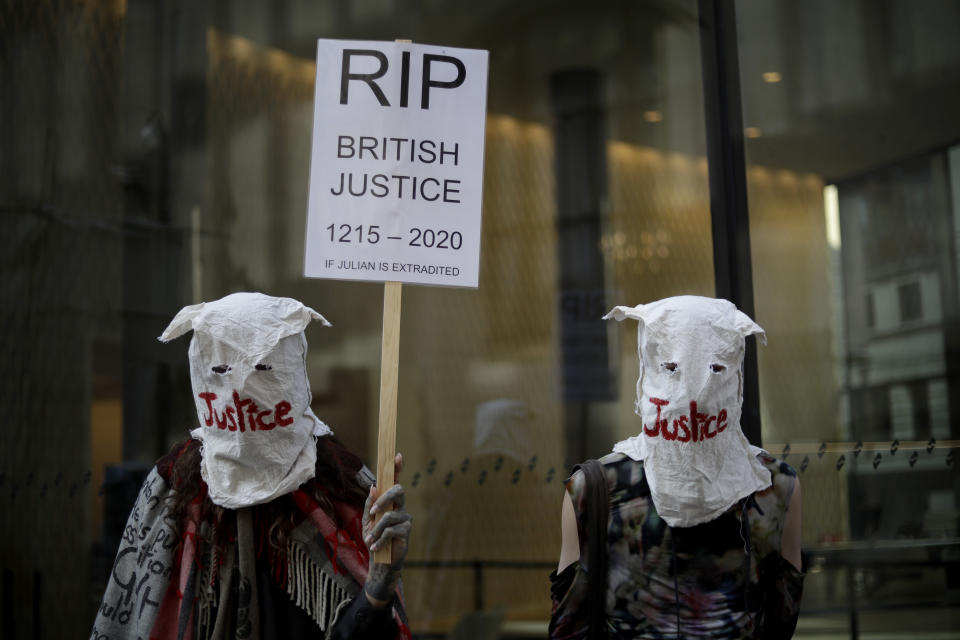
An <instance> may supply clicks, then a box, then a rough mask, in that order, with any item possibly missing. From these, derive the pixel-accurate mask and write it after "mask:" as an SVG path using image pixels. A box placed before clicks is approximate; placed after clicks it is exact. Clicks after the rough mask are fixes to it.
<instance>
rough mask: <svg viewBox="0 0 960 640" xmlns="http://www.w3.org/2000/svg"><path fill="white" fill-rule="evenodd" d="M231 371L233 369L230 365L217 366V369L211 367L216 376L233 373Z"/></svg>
mask: <svg viewBox="0 0 960 640" xmlns="http://www.w3.org/2000/svg"><path fill="white" fill-rule="evenodd" d="M231 369H232V367H230V366H229V365H225V364H218V365H217V366H215V367H210V371H213V372H214V373H215V374H217V375H220V376H222V375H224V374H227V373H229V372H230V371H231Z"/></svg>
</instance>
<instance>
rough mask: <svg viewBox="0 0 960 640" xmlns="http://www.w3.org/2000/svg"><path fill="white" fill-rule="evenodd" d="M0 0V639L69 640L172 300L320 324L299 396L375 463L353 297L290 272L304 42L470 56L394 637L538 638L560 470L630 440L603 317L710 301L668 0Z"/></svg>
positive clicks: (682, 72)
mask: <svg viewBox="0 0 960 640" xmlns="http://www.w3.org/2000/svg"><path fill="white" fill-rule="evenodd" d="M7 5H8V7H9V11H8V9H6V8H5V9H4V11H8V13H5V17H4V18H3V20H2V21H0V33H2V35H3V37H2V38H0V42H2V44H0V68H2V70H3V74H2V76H0V77H2V78H3V79H4V80H3V82H4V87H5V90H4V91H3V92H2V97H0V121H2V123H3V124H2V126H3V127H4V130H3V137H4V141H5V145H7V146H8V148H9V149H10V150H11V152H10V153H4V154H2V156H0V163H2V167H3V175H4V177H3V179H2V180H0V189H2V191H0V198H2V206H3V207H4V212H5V216H4V218H5V228H6V231H5V233H4V234H3V236H4V238H5V241H4V243H3V246H4V248H5V251H6V254H5V255H6V256H7V260H6V261H5V263H4V264H5V266H6V268H5V273H4V287H3V291H4V294H3V296H4V297H3V303H4V304H3V305H0V306H2V308H3V312H2V313H3V314H4V315H3V317H4V319H5V321H4V327H5V331H4V335H3V337H2V338H0V340H2V344H3V348H4V351H3V355H4V361H5V362H6V363H7V365H8V366H7V367H6V368H5V371H6V372H7V374H6V377H4V378H3V382H4V387H5V388H6V389H7V392H8V393H9V396H8V395H7V393H5V398H7V397H8V398H9V402H10V407H11V414H10V416H9V418H10V424H11V425H14V426H12V428H9V429H5V430H3V431H2V434H3V435H2V436H0V459H2V461H3V465H2V467H0V474H2V475H0V508H2V510H3V512H4V513H5V514H17V515H16V517H14V518H3V519H2V522H0V531H2V534H3V539H4V540H5V541H7V543H6V544H5V545H4V551H3V552H2V558H3V583H2V591H0V597H2V600H3V606H2V609H0V611H2V615H3V616H4V617H3V619H2V620H3V622H2V624H3V627H2V628H3V633H2V635H3V636H4V637H5V638H6V637H9V638H63V637H83V636H84V634H87V633H89V629H90V624H91V621H92V620H93V616H94V613H95V610H96V607H97V605H98V603H99V601H100V595H101V593H102V592H103V586H104V584H105V583H106V581H107V579H108V577H109V574H110V569H111V566H112V562H113V558H114V556H115V554H116V551H117V548H118V546H119V544H120V540H121V536H122V535H123V526H124V522H125V520H126V516H127V513H128V512H129V508H130V505H131V503H132V500H133V497H134V496H135V495H136V493H137V491H138V488H139V485H140V483H141V481H142V479H143V477H144V475H145V474H146V473H147V471H148V470H149V469H150V467H151V465H152V464H153V462H154V461H155V460H156V459H157V458H158V457H159V456H161V455H162V454H164V453H165V452H166V451H167V450H168V449H169V448H170V447H171V446H172V445H173V444H174V443H175V442H177V441H179V440H182V439H183V438H185V437H187V434H188V429H189V428H191V427H192V426H194V425H195V422H196V416H195V414H194V411H193V405H192V402H191V391H190V378H189V374H188V370H187V340H186V339H180V340H179V341H176V342H173V343H171V344H168V345H162V344H159V343H158V342H157V340H156V336H158V335H159V334H160V332H161V331H162V330H163V328H164V327H165V326H166V324H167V323H168V322H169V320H170V319H171V318H172V317H173V315H174V314H175V313H176V312H177V311H178V310H179V309H180V308H181V307H182V306H184V305H186V304H191V303H195V302H199V301H202V300H212V299H216V298H219V297H221V296H223V295H225V294H227V293H230V292H233V291H240V290H251V291H262V292H265V293H269V294H273V295H282V296H291V297H294V298H297V299H299V300H301V301H303V302H304V303H306V304H308V305H311V306H313V307H315V308H316V309H318V310H319V311H320V312H322V313H323V314H324V315H325V316H326V317H327V318H328V319H330V320H331V321H332V322H333V325H334V326H333V328H330V329H323V328H319V327H312V328H310V329H308V331H307V335H308V340H309V342H310V351H309V356H308V358H309V360H308V366H309V374H310V380H311V384H312V387H313V409H314V411H315V412H316V413H317V414H318V415H319V416H320V417H321V418H322V419H324V420H325V421H326V422H327V423H329V424H330V425H332V427H333V428H334V430H335V431H336V433H337V434H338V435H339V436H340V437H341V438H342V440H343V441H344V442H345V443H347V444H348V445H349V446H350V447H351V448H352V449H354V450H356V451H357V452H358V453H360V454H361V455H362V456H363V457H364V458H365V459H366V460H367V461H368V464H372V462H373V461H374V460H375V451H376V433H377V414H378V411H377V407H378V385H379V363H380V339H381V308H382V307H381V305H382V286H380V285H379V284H371V283H355V282H354V283H348V282H335V281H320V280H306V279H304V278H303V277H302V275H301V274H302V266H303V253H302V252H303V233H304V225H305V212H306V202H307V182H308V172H309V162H310V133H311V127H312V126H313V123H312V117H313V109H312V100H313V82H314V71H315V69H314V61H313V60H314V52H315V41H316V38H317V37H327V38H342V39H369V40H393V39H395V38H405V39H412V40H414V41H416V42H424V43H431V44H445V45H450V46H457V47H471V48H483V49H488V50H489V51H490V74H489V78H490V80H489V90H488V116H487V124H486V158H485V184H484V207H483V210H484V211H483V238H482V261H481V266H480V287H479V289H477V290H455V289H440V288H428V287H416V286H408V287H405V288H404V295H403V313H402V321H401V346H400V396H399V407H398V413H399V426H398V430H399V432H398V449H399V450H400V451H402V452H403V453H404V454H405V460H406V465H405V470H404V473H403V481H404V483H405V484H406V486H407V488H408V495H409V499H408V508H409V510H410V511H411V512H412V513H413V514H414V517H415V525H414V534H413V540H412V544H411V551H410V555H409V557H408V564H407V569H406V570H405V589H406V598H407V605H408V609H409V614H410V619H411V622H412V627H413V631H414V632H415V633H416V634H418V635H419V636H422V637H430V636H433V637H441V636H443V635H445V634H447V633H449V632H450V631H451V630H452V629H453V628H454V627H455V626H456V625H457V624H458V623H460V621H461V620H464V619H465V615H466V614H467V613H468V612H471V611H474V610H484V611H487V612H493V613H492V614H491V615H492V616H493V617H494V619H502V626H503V628H504V630H505V633H512V634H523V633H528V634H530V633H532V634H541V635H542V634H543V632H544V630H545V628H546V621H547V618H548V616H549V596H548V590H547V587H548V585H547V580H546V577H547V574H548V573H549V571H550V570H551V568H553V567H554V566H555V564H556V561H557V556H558V553H559V543H560V541H559V514H560V499H561V495H562V490H561V486H562V485H561V482H562V480H563V479H564V477H565V476H566V473H567V472H568V471H569V468H570V465H571V464H572V463H573V462H578V461H580V460H583V459H585V458H587V457H593V456H597V455H599V454H602V453H603V452H605V451H608V450H609V449H610V448H611V447H612V445H613V443H614V442H616V441H617V440H619V439H622V438H624V437H626V436H629V435H633V434H634V433H636V432H637V431H638V423H637V418H636V417H635V416H634V415H633V402H634V385H635V381H636V376H637V362H636V337H635V333H634V332H632V331H630V330H627V329H625V328H624V327H622V326H620V327H616V326H610V325H608V324H607V323H604V322H601V321H600V317H601V316H602V315H603V314H604V313H605V312H606V311H607V310H608V309H609V308H610V307H612V306H613V305H614V304H630V305H634V304H638V303H640V302H645V301H650V300H654V299H656V298H660V297H665V296H669V295H676V294H681V293H693V294H702V295H711V294H712V293H713V263H712V242H711V235H710V219H709V193H708V182H707V167H706V160H705V153H704V149H705V139H704V136H705V134H704V114H703V106H702V105H703V99H702V95H701V87H702V78H701V73H700V57H699V46H698V37H699V31H698V19H697V12H696V3H694V2H693V1H692V0H671V1H668V2H663V1H649V2H631V3H623V2H614V1H605V0H604V1H601V2H594V3H591V4H589V5H584V4H583V3H574V2H560V3H557V2H547V1H540V0H536V1H533V2H523V3H516V2H506V1H504V0H498V1H494V2H486V3H480V4H476V3H474V4H471V5H469V6H468V5H466V4H464V3H459V2H453V1H452V0H430V1H425V2H422V3H418V4H417V5H416V6H415V8H414V7H413V6H412V5H410V4H408V3H400V2H393V1H390V0H386V1H379V2H362V3H360V2H358V3H347V2H316V1H314V0H287V1H284V2H275V3H255V2H244V1H241V0H227V1H223V2H216V3H200V4H189V5H188V4H180V3H173V4H171V3H146V2H122V1H115V0H88V1H85V2H77V3H62V2H54V1H52V0H49V1H47V0H41V1H39V2H13V3H7ZM14 88H15V90H13V89H14ZM806 180H808V179H807V178H806V177H804V178H802V179H801V183H802V185H806V184H807V182H806ZM802 188H806V187H802ZM930 393H931V395H930V397H931V398H939V403H940V404H939V405H937V406H943V405H944V403H945V402H946V401H945V398H946V394H945V391H944V390H942V389H941V390H940V391H939V392H937V391H931V392H930ZM937 393H939V394H940V395H936V394H937ZM931 403H932V404H935V403H936V401H935V400H931ZM931 406H932V405H931ZM25 532H29V535H24V534H25ZM49 611H56V612H57V615H55V616H50V615H48V613H47V612H49ZM10 612H13V613H10ZM118 615H119V613H118Z"/></svg>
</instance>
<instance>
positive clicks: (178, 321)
mask: <svg viewBox="0 0 960 640" xmlns="http://www.w3.org/2000/svg"><path fill="white" fill-rule="evenodd" d="M204 304H206V303H204V302H201V303H200V304H192V305H190V306H188V307H184V308H183V309H180V311H179V312H178V313H177V315H175V316H174V317H173V320H171V321H170V324H169V325H167V328H166V329H164V330H163V333H161V334H160V337H159V338H157V340H159V341H160V342H170V341H171V340H174V339H175V338H179V337H180V336H182V335H183V334H185V333H186V332H188V331H190V330H191V329H193V319H194V318H196V317H197V316H198V315H200V312H201V311H203V306H204ZM318 315H319V314H318Z"/></svg>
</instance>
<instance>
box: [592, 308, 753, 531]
mask: <svg viewBox="0 0 960 640" xmlns="http://www.w3.org/2000/svg"><path fill="white" fill-rule="evenodd" d="M609 318H614V319H616V320H624V319H625V318H632V319H634V320H637V321H638V323H639V328H638V333H637V351H638V355H639V358H640V376H639V378H638V379H637V398H636V405H635V412H636V414H637V415H638V416H640V417H641V419H642V429H641V431H640V433H638V434H637V435H636V436H633V437H632V438H629V439H627V440H624V441H622V442H618V443H617V444H616V445H615V446H614V448H613V450H614V451H615V452H619V453H623V454H625V455H627V456H629V457H631V458H633V459H634V460H638V461H639V460H643V464H644V472H645V473H646V476H647V482H648V484H649V486H650V493H651V497H652V498H653V503H654V505H655V506H656V509H657V513H658V514H659V515H660V517H662V518H663V519H664V520H665V521H666V522H667V524H669V525H671V526H680V527H689V526H693V525H696V524H700V523H703V522H708V521H710V520H713V519H714V518H716V517H718V516H719V515H720V514H722V513H723V512H724V511H726V510H727V509H729V508H730V506H732V505H733V504H734V503H736V502H737V501H738V500H740V499H741V498H744V497H746V496H748V495H750V494H751V493H753V492H755V491H759V490H762V489H765V488H767V487H769V486H770V483H771V479H770V472H769V471H768V470H767V469H766V468H764V467H763V465H762V464H760V462H759V461H758V460H757V458H756V453H757V451H758V449H757V448H756V447H752V446H751V445H750V443H749V442H748V441H747V439H746V437H745V436H744V435H743V431H742V430H741V428H740V414H741V410H742V405H743V354H744V346H745V337H746V336H748V335H751V334H757V337H758V339H759V340H760V341H761V342H763V343H764V344H766V336H765V334H764V332H763V329H761V328H760V327H759V326H758V325H757V324H756V323H755V322H754V321H753V320H751V319H750V318H749V317H748V316H747V315H746V314H744V313H743V312H741V311H739V310H738V309H737V308H736V306H734V305H733V303H731V302H729V301H727V300H721V299H715V298H703V297H699V296H678V297H675V298H666V299H664V300H658V301H656V302H651V303H650V304H646V305H638V306H636V307H623V306H618V307H615V308H614V309H613V310H612V311H610V313H608V314H607V315H606V316H604V319H609Z"/></svg>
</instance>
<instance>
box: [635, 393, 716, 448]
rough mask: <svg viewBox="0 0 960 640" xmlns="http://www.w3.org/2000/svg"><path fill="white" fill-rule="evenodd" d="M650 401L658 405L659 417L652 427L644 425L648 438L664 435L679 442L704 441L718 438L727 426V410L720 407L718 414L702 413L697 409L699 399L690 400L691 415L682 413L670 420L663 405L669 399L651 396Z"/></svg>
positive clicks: (665, 404)
mask: <svg viewBox="0 0 960 640" xmlns="http://www.w3.org/2000/svg"><path fill="white" fill-rule="evenodd" d="M649 400H650V402H651V403H652V404H653V405H655V406H656V407H657V417H656V418H655V419H654V421H653V428H652V429H651V428H650V427H648V426H647V425H646V424H644V425H643V432H644V433H645V434H646V435H647V437H648V438H656V437H657V436H660V437H662V438H663V439H664V440H677V441H678V442H702V441H704V440H709V439H710V438H716V437H717V434H719V433H721V432H722V431H723V430H724V429H726V428H727V410H726V409H720V412H719V413H718V414H717V415H715V416H714V415H710V414H706V413H700V412H699V411H697V401H696V400H691V401H690V416H689V418H688V416H686V415H681V416H680V417H678V418H675V419H674V420H673V421H670V420H669V419H667V418H664V417H662V413H663V407H665V406H667V405H669V404H670V401H669V400H663V399H661V398H649Z"/></svg>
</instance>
